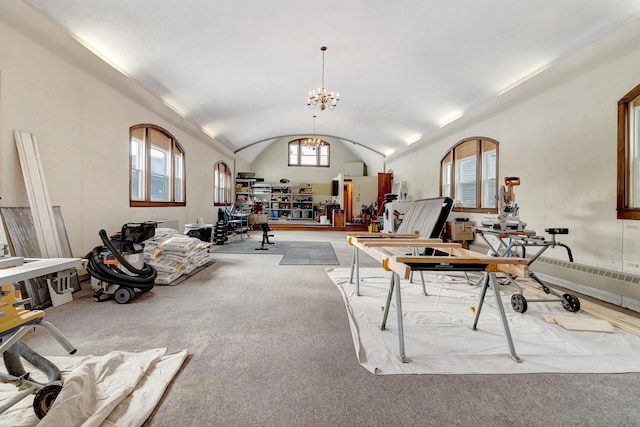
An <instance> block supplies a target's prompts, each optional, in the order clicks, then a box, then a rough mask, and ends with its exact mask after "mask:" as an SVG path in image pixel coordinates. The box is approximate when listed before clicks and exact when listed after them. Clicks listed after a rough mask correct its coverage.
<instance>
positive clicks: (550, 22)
mask: <svg viewBox="0 0 640 427" xmlns="http://www.w3.org/2000/svg"><path fill="white" fill-rule="evenodd" d="M26 3H27V4H30V5H31V6H33V7H34V8H36V9H37V10H39V11H40V12H41V13H43V14H44V15H45V16H46V17H48V18H49V19H51V20H52V21H54V22H56V23H58V24H59V25H61V26H62V27H64V28H65V29H67V30H68V31H69V32H70V33H71V34H72V35H73V36H74V37H75V38H77V39H78V40H79V41H81V42H82V43H83V44H84V45H85V46H87V47H89V48H90V49H91V50H93V51H94V52H96V53H97V54H99V55H100V56H101V57H103V58H104V59H105V60H107V61H108V62H110V63H111V64H112V65H114V66H115V67H116V68H118V69H120V70H121V71H122V72H124V73H125V74H127V75H128V76H130V77H131V78H132V79H134V80H136V81H137V82H138V83H139V84H140V85H141V86H143V87H144V88H146V89H147V90H148V91H150V92H151V93H153V94H155V95H157V96H158V97H159V98H161V99H162V100H163V101H164V102H165V103H167V104H169V105H171V106H172V107H173V108H174V109H175V110H177V111H178V112H180V113H181V114H182V115H184V116H185V117H186V118H188V119H189V120H190V121H192V122H194V123H195V124H197V125H198V126H200V127H202V128H203V129H205V130H206V131H207V132H208V133H209V134H210V135H213V136H215V138H216V139H217V140H218V141H220V142H221V143H223V144H225V145H226V146H227V147H228V148H230V149H231V150H233V151H237V150H240V149H242V148H244V147H247V146H250V145H252V144H254V143H257V142H261V141H264V142H262V143H261V144H257V145H253V146H252V147H251V148H250V149H245V150H241V151H239V152H238V155H239V156H242V157H244V158H245V159H247V160H248V161H252V160H253V159H254V158H255V156H256V155H258V154H259V152H260V151H261V149H262V148H264V147H265V146H267V145H268V143H269V142H272V141H273V140H275V139H277V138H279V137H283V136H287V137H288V136H299V135H302V136H307V135H309V134H312V133H313V115H317V119H316V125H315V127H316V133H317V134H319V135H326V136H334V137H336V138H338V139H341V140H343V141H346V142H353V143H355V144H347V145H348V146H349V147H350V148H352V149H353V150H354V151H355V152H356V153H359V154H360V156H361V157H362V158H363V159H366V158H367V157H368V156H369V155H371V154H374V153H373V152H371V151H369V150H363V146H364V147H368V148H370V149H372V150H374V151H376V152H378V153H381V154H383V155H387V156H388V155H390V154H392V153H394V152H395V153H398V152H401V151H402V150H403V149H405V148H406V147H407V146H408V144H409V143H410V142H412V141H415V140H416V139H419V138H420V137H422V138H423V139H426V137H427V136H428V135H429V134H430V133H432V132H434V131H436V130H438V129H439V128H440V127H441V126H442V125H443V124H444V123H445V122H447V121H448V120H450V119H453V118H455V117H456V116H459V115H460V114H464V113H467V112H469V111H471V110H472V109H473V108H475V107H478V106H480V105H482V104H483V103H484V102H487V101H489V100H491V99H493V98H495V97H496V96H497V95H498V94H500V93H501V92H503V91H504V90H505V89H508V88H509V87H511V86H512V85H513V84H514V83H517V82H519V81H521V80H523V79H524V78H526V77H527V76H531V75H534V74H535V73H537V72H538V71H541V70H544V69H546V68H548V67H549V66H552V65H553V64H554V63H557V62H558V60H560V59H562V58H564V57H566V56H568V55H570V54H571V53H573V52H575V51H576V50H578V49H580V48H582V47H584V46H586V45H588V44H589V43H592V42H594V41H596V40H598V39H599V38H601V37H603V36H604V35H606V34H607V33H608V32H610V31H612V30H613V29H615V28H616V27H618V26H620V25H622V24H624V23H626V22H628V21H630V20H632V19H636V18H637V17H638V14H639V12H640V0H607V1H602V0H561V1H558V0H399V1H395V2H391V1H388V0H316V1H313V2H312V1H305V0H270V1H267V0H242V1H230V0H227V1H221V0H180V1H178V0H133V1H132V0H26ZM323 45H326V46H328V50H327V52H326V54H325V87H326V88H327V89H329V90H332V91H337V92H340V95H341V98H342V100H341V102H340V104H339V105H338V107H337V108H336V109H335V110H333V111H329V110H325V111H319V110H318V109H315V110H310V109H309V108H308V107H307V105H306V98H307V96H308V92H309V91H310V90H312V89H316V88H317V87H318V86H320V84H321V77H322V76H321V72H322V53H321V51H320V47H321V46H323ZM374 155H375V156H377V155H376V154H374ZM368 158H370V156H369V157H368ZM378 158H379V157H378Z"/></svg>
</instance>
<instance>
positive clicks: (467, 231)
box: [447, 221, 475, 241]
mask: <svg viewBox="0 0 640 427" xmlns="http://www.w3.org/2000/svg"><path fill="white" fill-rule="evenodd" d="M474 227H475V223H474V222H473V221H447V236H448V238H449V239H450V240H453V241H463V240H473V228H474Z"/></svg>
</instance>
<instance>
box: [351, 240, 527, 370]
mask: <svg viewBox="0 0 640 427" xmlns="http://www.w3.org/2000/svg"><path fill="white" fill-rule="evenodd" d="M388 236H389V237H385V235H384V234H373V233H368V234H367V233H350V234H347V241H348V243H349V244H350V245H352V246H353V247H354V254H353V259H352V265H351V277H350V282H351V283H353V278H354V277H353V276H354V271H355V272H358V263H359V251H363V252H365V253H367V254H368V255H370V256H371V257H373V258H374V259H376V260H377V261H380V263H381V266H382V267H383V268H384V269H385V270H386V271H389V272H391V280H390V283H389V292H388V295H387V300H386V305H385V310H384V314H383V318H382V323H381V325H380V329H382V330H384V329H385V325H386V321H387V316H388V314H389V308H390V305H391V298H392V296H393V293H394V290H395V303H396V314H397V322H398V347H399V356H400V359H401V360H402V362H404V363H406V362H408V359H407V357H406V354H405V348H404V329H403V321H402V296H401V291H400V279H401V278H402V279H409V278H410V276H411V273H412V272H413V271H420V272H422V271H437V272H439V273H450V272H465V273H466V272H470V271H476V272H482V273H483V275H482V279H481V280H480V282H482V287H481V290H480V296H479V299H478V304H477V307H476V309H475V318H474V321H473V327H472V329H473V330H474V331H475V330H477V325H478V320H479V319H480V313H481V311H482V306H483V303H484V300H485V297H486V293H487V289H488V287H489V285H491V287H492V288H493V293H494V296H495V302H496V306H497V309H498V312H499V314H500V318H501V320H502V327H503V330H504V334H505V338H506V340H507V345H508V347H509V355H510V356H511V358H512V359H513V360H515V361H516V362H522V359H520V357H518V355H517V354H516V350H515V346H514V344H513V339H512V338H511V332H510V330H509V324H508V322H507V318H506V315H505V311H504V306H503V304H502V297H501V296H500V289H499V286H500V285H499V283H498V279H497V278H496V274H497V273H508V274H510V275H513V276H516V277H524V276H525V275H526V273H527V269H528V266H527V260H525V259H522V258H516V257H493V256H488V255H483V254H480V253H477V252H472V251H469V250H466V249H462V247H461V245H460V244H459V243H444V242H442V241H441V240H438V239H421V238H419V237H412V236H410V237H409V238H406V237H400V236H398V235H394V234H391V235H388ZM415 248H428V249H433V250H437V252H435V253H434V255H415V253H416V251H414V249H415ZM408 250H410V251H411V255H406V253H407V251H408ZM357 274H358V276H359V273H357ZM359 282H360V280H359V277H358V280H357V286H358V290H359Z"/></svg>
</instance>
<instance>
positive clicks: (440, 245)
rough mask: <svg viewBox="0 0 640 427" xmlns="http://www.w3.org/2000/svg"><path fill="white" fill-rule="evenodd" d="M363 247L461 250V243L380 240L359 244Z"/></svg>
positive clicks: (429, 240) (427, 240) (425, 240)
mask: <svg viewBox="0 0 640 427" xmlns="http://www.w3.org/2000/svg"><path fill="white" fill-rule="evenodd" d="M360 243H361V244H362V245H364V246H369V247H386V248H394V247H395V248H402V247H406V248H432V249H451V248H462V244H461V243H450V242H446V243H445V242H442V241H441V240H440V241H435V240H434V239H418V240H395V239H394V240H392V241H390V242H385V241H381V240H375V241H365V242H360Z"/></svg>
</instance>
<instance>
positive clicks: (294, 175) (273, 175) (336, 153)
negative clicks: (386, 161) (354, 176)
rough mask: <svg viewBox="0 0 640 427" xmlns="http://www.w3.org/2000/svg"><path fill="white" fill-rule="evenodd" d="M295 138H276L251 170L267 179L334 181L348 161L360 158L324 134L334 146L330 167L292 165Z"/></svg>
mask: <svg viewBox="0 0 640 427" xmlns="http://www.w3.org/2000/svg"><path fill="white" fill-rule="evenodd" d="M292 139H293V138H280V139H279V140H277V141H275V142H273V143H272V144H271V145H269V147H268V148H267V149H265V150H264V151H263V152H262V154H260V156H259V157H258V158H257V159H256V160H255V161H254V162H253V163H252V164H251V171H252V172H255V173H256V177H259V178H264V180H265V182H279V181H280V180H281V179H283V178H286V179H288V180H289V181H290V182H292V183H307V182H308V183H315V182H317V183H327V184H329V183H331V180H332V178H333V177H334V176H335V175H337V174H338V173H341V172H344V169H345V166H346V164H347V162H355V161H360V159H359V158H358V157H357V156H356V155H355V154H354V153H353V152H351V151H350V150H348V149H347V148H346V147H345V146H344V144H343V143H342V142H339V141H337V140H335V139H333V138H324V139H325V140H326V141H327V142H329V144H331V148H330V151H329V155H330V159H329V164H330V167H328V168H324V167H322V168H318V167H304V166H289V142H290V141H291V140H292Z"/></svg>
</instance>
